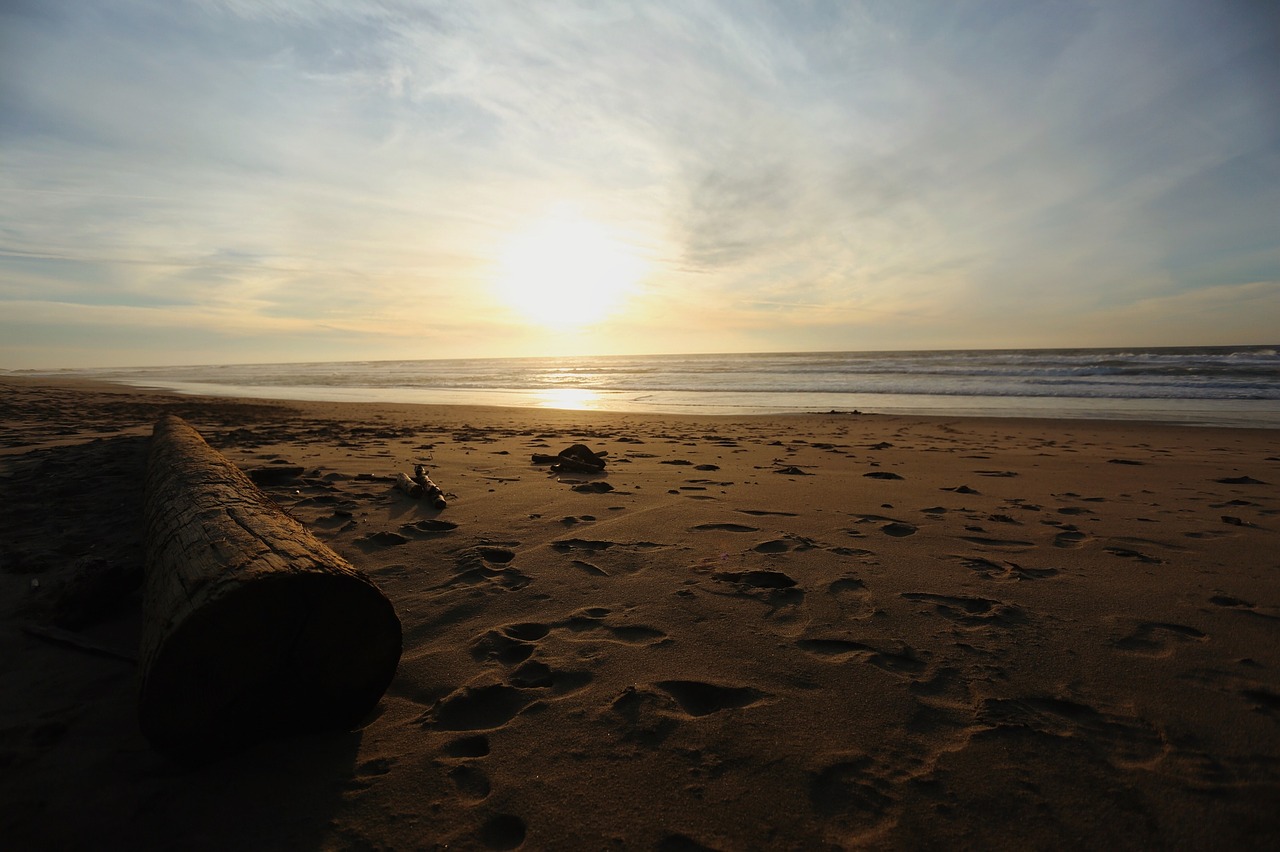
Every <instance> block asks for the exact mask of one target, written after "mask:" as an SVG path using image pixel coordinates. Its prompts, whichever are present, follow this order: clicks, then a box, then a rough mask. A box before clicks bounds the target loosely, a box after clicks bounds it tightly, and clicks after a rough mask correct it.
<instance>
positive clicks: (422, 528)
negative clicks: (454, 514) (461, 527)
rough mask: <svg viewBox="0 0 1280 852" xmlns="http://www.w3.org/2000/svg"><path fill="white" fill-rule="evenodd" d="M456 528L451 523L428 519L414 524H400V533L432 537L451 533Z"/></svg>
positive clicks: (456, 526)
mask: <svg viewBox="0 0 1280 852" xmlns="http://www.w3.org/2000/svg"><path fill="white" fill-rule="evenodd" d="M457 528H458V525H457V524H455V523H454V522H453V521H442V520H440V519H439V518H429V519H425V520H421V521H418V522H417V523H414V524H402V525H401V526H400V532H402V533H407V534H409V535H414V536H419V537H422V536H434V535H444V534H445V533H451V532H453V531H454V530H456V529H457Z"/></svg>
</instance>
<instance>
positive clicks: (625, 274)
mask: <svg viewBox="0 0 1280 852" xmlns="http://www.w3.org/2000/svg"><path fill="white" fill-rule="evenodd" d="M643 271H644V264H643V263H642V262H641V260H640V258H639V257H637V256H636V254H635V253H634V251H632V250H631V249H630V248H628V247H627V246H626V245H625V244H624V243H622V242H621V241H620V240H619V239H617V238H616V237H615V236H614V235H613V234H611V233H610V232H609V230H608V229H607V228H605V227H604V226H602V225H600V224H598V223H596V222H592V221H590V220H587V219H583V218H580V217H577V216H566V215H562V216H557V217H554V218H551V219H547V220H544V221H542V222H540V223H538V224H537V225H534V226H533V227H531V228H529V229H528V230H526V231H524V232H522V233H520V234H518V235H517V236H515V237H514V238H513V239H512V240H511V242H510V243H509V244H508V245H507V247H506V250H505V251H504V252H503V255H502V259H501V265H500V267H499V269H498V275H497V280H496V282H495V284H496V290H497V295H498V297H499V299H500V300H501V301H502V302H504V303H505V304H506V305H508V306H509V307H510V308H512V309H513V310H514V311H516V312H517V313H519V314H520V315H521V316H522V317H524V318H525V319H526V320H528V321H529V322H532V323H536V324H538V325H543V326H547V327H551V328H576V327H578V326H584V325H590V324H591V323H594V322H599V321H600V320H602V319H604V318H605V317H607V316H609V315H610V314H612V313H614V312H616V311H617V310H619V309H620V308H621V307H622V303H623V301H624V300H625V298H626V296H627V295H628V294H629V293H630V291H631V290H632V289H633V288H634V287H635V285H636V283H637V282H638V281H639V280H640V276H641V274H642V273H643Z"/></svg>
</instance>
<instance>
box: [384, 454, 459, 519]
mask: <svg viewBox="0 0 1280 852" xmlns="http://www.w3.org/2000/svg"><path fill="white" fill-rule="evenodd" d="M396 487H397V488H399V489H400V490H401V491H403V492H404V493H405V494H408V495H409V496H410V497H412V498H413V499H415V500H430V501H431V505H432V506H433V507H435V509H436V510H437V511H439V510H441V509H443V508H445V506H447V505H449V504H448V503H446V502H445V499H444V491H442V490H441V489H440V486H439V485H436V484H435V483H434V482H432V481H431V477H430V476H428V475H427V469H426V468H425V467H423V466H422V465H420V464H415V465H414V466H413V477H412V478H410V477H409V475H408V474H405V473H399V472H397V473H396Z"/></svg>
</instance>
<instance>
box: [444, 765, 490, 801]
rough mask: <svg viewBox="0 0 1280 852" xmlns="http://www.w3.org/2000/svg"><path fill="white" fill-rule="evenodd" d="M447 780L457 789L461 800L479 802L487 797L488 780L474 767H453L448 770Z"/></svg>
mask: <svg viewBox="0 0 1280 852" xmlns="http://www.w3.org/2000/svg"><path fill="white" fill-rule="evenodd" d="M449 780H450V781H452V782H453V784H454V786H455V787H457V788H458V794H459V795H461V796H462V798H464V799H467V800H468V801H472V802H481V801H484V800H485V799H487V798H488V797H489V790H490V784H489V778H488V776H486V775H485V774H484V773H483V772H481V771H480V770H479V769H476V768H475V767H474V766H467V765H465V764H464V765H462V766H455V767H453V769H450V770H449Z"/></svg>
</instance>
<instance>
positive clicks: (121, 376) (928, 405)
mask: <svg viewBox="0 0 1280 852" xmlns="http://www.w3.org/2000/svg"><path fill="white" fill-rule="evenodd" d="M45 375H58V376H73V377H81V378H92V379H100V380H107V381H112V382H122V383H126V384H130V385H136V386H147V387H159V388H166V389H169V390H174V391H178V392H182V393H199V394H212V395H219V396H245V397H258V398H272V399H303V400H336V401H373V402H410V403H441V404H467V405H472V404H475V405H515V406H542V407H548V408H567V409H591V410H601V411H615V412H659V413H681V414H715V415H720V414H778V413H801V412H827V411H840V412H851V411H862V412H867V413H890V414H929V415H945V416H1001V417H1052V418H1063V417H1067V418H1082V417H1083V418H1101V419H1112V420H1117V419H1118V420H1135V419H1140V420H1157V421H1168V422H1178V423H1189V424H1197V425H1227V426H1262V427H1270V428H1280V346H1222V347H1195V348H1161V349H1023V350H965V351H945V352H944V351H937V352H792V353H771V354H759V353H755V354H734V355H650V356H608V357H576V358H467V359H452V360H449V359H446V360H415V361H344V362H329V363H309V364H236V365H224V366H195V367H151V368H138V369H92V370H63V371H58V372H56V373H46V374H45Z"/></svg>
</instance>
